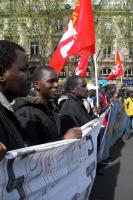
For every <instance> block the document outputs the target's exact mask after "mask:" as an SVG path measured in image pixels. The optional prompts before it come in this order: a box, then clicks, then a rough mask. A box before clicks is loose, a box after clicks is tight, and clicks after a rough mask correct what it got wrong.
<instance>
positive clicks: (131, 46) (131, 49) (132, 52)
mask: <svg viewBox="0 0 133 200" xmlns="http://www.w3.org/2000/svg"><path fill="white" fill-rule="evenodd" d="M129 56H131V57H133V42H132V43H130V44H129Z"/></svg>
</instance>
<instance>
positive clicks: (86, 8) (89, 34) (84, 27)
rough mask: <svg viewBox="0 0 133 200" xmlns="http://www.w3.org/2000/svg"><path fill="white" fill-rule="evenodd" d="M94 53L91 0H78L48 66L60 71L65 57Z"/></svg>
mask: <svg viewBox="0 0 133 200" xmlns="http://www.w3.org/2000/svg"><path fill="white" fill-rule="evenodd" d="M84 53H89V54H90V55H93V54H94V53H95V34H94V22H93V13H92V6H91V0H78V2H77V4H76V7H75V9H74V12H73V14H72V16H71V18H70V21H69V24H68V28H67V29H66V31H65V33H64V34H63V36H62V39H61V41H60V43H59V45H58V47H57V49H56V51H55V52H54V54H53V57H52V59H51V61H50V63H49V66H51V67H53V68H54V69H55V70H56V72H60V71H61V69H62V67H63V65H64V64H65V62H66V61H67V59H68V58H69V57H70V56H72V55H75V54H82V55H83V54H84Z"/></svg>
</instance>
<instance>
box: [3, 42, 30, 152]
mask: <svg viewBox="0 0 133 200" xmlns="http://www.w3.org/2000/svg"><path fill="white" fill-rule="evenodd" d="M26 70H27V56H26V54H25V50H24V49H23V48H22V47H21V46H19V45H17V44H16V43H14V42H11V41H8V40H1V41H0V142H1V143H3V144H4V145H5V146H6V148H7V150H13V149H18V148H22V147H24V143H23V140H22V138H21V135H20V124H19V122H18V120H17V119H16V116H15V114H14V111H13V108H12V105H11V102H12V101H13V99H14V98H16V97H18V96H23V95H25V92H26V87H27V74H26Z"/></svg>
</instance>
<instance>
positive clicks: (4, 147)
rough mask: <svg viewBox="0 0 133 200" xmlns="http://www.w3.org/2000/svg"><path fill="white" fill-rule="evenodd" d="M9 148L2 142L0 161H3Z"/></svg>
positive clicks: (0, 144)
mask: <svg viewBox="0 0 133 200" xmlns="http://www.w3.org/2000/svg"><path fill="white" fill-rule="evenodd" d="M6 151H7V148H6V146H5V145H4V144H3V143H1V142H0V160H2V159H3V157H4V155H5V154H6Z"/></svg>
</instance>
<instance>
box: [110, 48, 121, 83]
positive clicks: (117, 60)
mask: <svg viewBox="0 0 133 200" xmlns="http://www.w3.org/2000/svg"><path fill="white" fill-rule="evenodd" d="M122 74H123V63H122V61H121V58H120V54H119V52H118V51H117V53H116V58H115V65H114V67H113V70H112V72H111V73H110V74H109V76H108V78H107V79H108V80H113V79H115V78H117V77H120V76H122Z"/></svg>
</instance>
